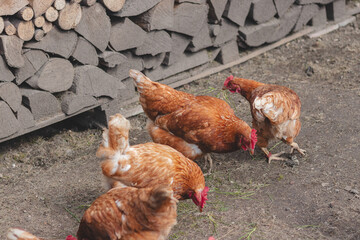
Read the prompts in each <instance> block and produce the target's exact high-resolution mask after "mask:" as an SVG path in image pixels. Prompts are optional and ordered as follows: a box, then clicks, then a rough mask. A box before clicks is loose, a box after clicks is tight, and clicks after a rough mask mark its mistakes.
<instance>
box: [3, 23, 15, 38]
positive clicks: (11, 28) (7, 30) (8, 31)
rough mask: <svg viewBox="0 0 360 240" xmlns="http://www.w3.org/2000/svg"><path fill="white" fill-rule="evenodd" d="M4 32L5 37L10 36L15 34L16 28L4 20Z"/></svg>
mask: <svg viewBox="0 0 360 240" xmlns="http://www.w3.org/2000/svg"><path fill="white" fill-rule="evenodd" d="M4 31H5V33H6V35H8V36H12V35H14V34H15V33H16V27H15V26H14V24H12V23H11V22H9V21H8V20H4Z"/></svg>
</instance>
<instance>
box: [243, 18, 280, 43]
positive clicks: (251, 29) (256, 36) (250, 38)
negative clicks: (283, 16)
mask: <svg viewBox="0 0 360 240" xmlns="http://www.w3.org/2000/svg"><path fill="white" fill-rule="evenodd" d="M277 26H279V20H278V19H277V20H271V21H269V22H266V23H262V24H259V25H255V24H249V25H247V26H245V27H240V28H239V33H240V38H241V39H242V40H243V41H244V42H245V43H246V45H247V46H250V47H258V46H260V45H262V44H264V43H266V41H268V39H270V38H271V37H272V35H273V33H274V31H275V28H276V27H277Z"/></svg>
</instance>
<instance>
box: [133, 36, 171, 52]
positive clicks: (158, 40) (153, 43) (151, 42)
mask: <svg viewBox="0 0 360 240" xmlns="http://www.w3.org/2000/svg"><path fill="white" fill-rule="evenodd" d="M170 50H171V38H170V35H169V34H168V33H167V32H166V31H152V32H149V33H147V36H146V38H145V41H144V43H143V44H142V45H141V46H139V47H137V48H136V50H135V54H136V55H145V54H151V55H153V56H155V55H157V54H159V53H162V52H169V51H170Z"/></svg>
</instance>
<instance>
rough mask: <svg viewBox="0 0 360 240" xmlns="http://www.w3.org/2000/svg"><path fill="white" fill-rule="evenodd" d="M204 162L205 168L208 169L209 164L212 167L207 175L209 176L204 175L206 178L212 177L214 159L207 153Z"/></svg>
mask: <svg viewBox="0 0 360 240" xmlns="http://www.w3.org/2000/svg"><path fill="white" fill-rule="evenodd" d="M204 160H205V164H204V168H206V167H207V163H208V162H209V165H210V167H209V170H208V173H207V174H204V176H206V175H210V174H211V171H212V168H213V160H212V158H211V155H210V153H206V154H205V155H204Z"/></svg>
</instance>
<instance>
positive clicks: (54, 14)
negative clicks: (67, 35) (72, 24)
mask: <svg viewBox="0 0 360 240" xmlns="http://www.w3.org/2000/svg"><path fill="white" fill-rule="evenodd" d="M58 17H59V12H58V10H56V9H55V8H54V7H49V8H48V9H47V10H46V12H45V18H46V20H48V21H49V22H55V21H56V20H57V19H58ZM66 30H68V29H66Z"/></svg>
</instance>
